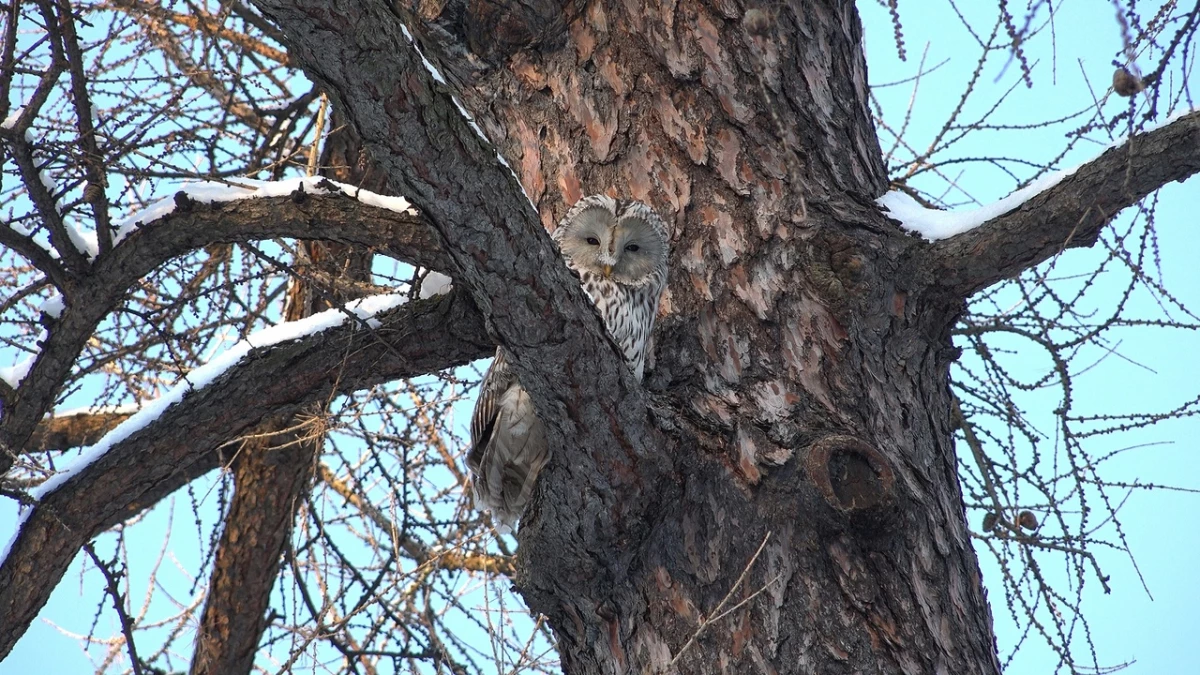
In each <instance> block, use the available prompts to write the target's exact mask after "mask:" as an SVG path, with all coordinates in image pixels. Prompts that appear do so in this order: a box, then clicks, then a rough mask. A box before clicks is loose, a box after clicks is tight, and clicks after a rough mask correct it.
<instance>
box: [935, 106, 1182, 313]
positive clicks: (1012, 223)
mask: <svg viewBox="0 0 1200 675" xmlns="http://www.w3.org/2000/svg"><path fill="white" fill-rule="evenodd" d="M1197 172H1200V112H1192V113H1190V114H1187V115H1184V116H1183V117H1180V118H1179V119H1177V120H1175V121H1174V122H1172V123H1170V124H1168V125H1166V126H1164V127H1162V128H1160V129H1156V130H1154V131H1151V132H1148V133H1144V134H1138V135H1136V136H1133V137H1132V138H1130V139H1129V140H1128V141H1126V142H1125V143H1123V144H1121V145H1120V146H1117V147H1115V148H1112V149H1110V150H1108V151H1107V152H1105V153H1104V154H1102V155H1100V156H1099V157H1097V158H1096V159H1094V160H1092V161H1091V162H1088V163H1087V164H1084V165H1083V166H1081V167H1079V169H1078V170H1077V171H1075V173H1073V174H1072V175H1070V176H1068V177H1066V178H1064V179H1063V180H1062V181H1061V182H1060V183H1059V184H1058V185H1055V186H1054V187H1052V188H1050V189H1048V190H1046V191H1044V192H1042V193H1041V194H1038V195H1037V196H1035V197H1033V198H1032V199H1030V200H1028V201H1026V202H1025V203H1023V204H1022V205H1021V206H1020V207H1019V208H1017V209H1015V210H1013V211H1010V212H1008V213H1006V214H1004V215H1002V216H999V217H997V218H994V219H992V220H990V221H988V222H987V223H984V224H983V225H980V226H979V227H977V228H975V229H973V230H970V231H968V232H964V233H963V234H960V235H958V236H955V237H951V238H950V239H947V240H945V241H942V242H939V243H937V244H935V245H934V246H933V249H932V251H931V253H932V256H933V262H934V266H935V275H936V276H937V278H939V279H941V280H942V281H941V285H943V286H944V287H947V288H949V289H951V290H952V291H953V292H954V293H955V294H956V295H958V296H959V297H967V296H970V295H972V294H973V293H975V292H976V291H978V290H980V289H982V288H985V287H987V286H989V285H991V284H993V283H996V282H997V281H1000V280H1002V279H1006V278H1009V277H1012V276H1013V275H1015V274H1017V273H1018V272H1020V271H1021V270H1024V269H1026V268H1029V267H1032V266H1034V265H1037V264H1038V263H1040V262H1042V261H1043V260H1047V259H1049V258H1050V257H1052V256H1055V255H1057V254H1059V253H1061V252H1062V251H1064V250H1065V249H1068V248H1074V247H1081V246H1091V245H1092V244H1094V243H1095V242H1096V239H1097V238H1098V237H1099V236H1100V231H1101V229H1102V228H1103V227H1104V226H1105V225H1107V224H1108V222H1109V221H1110V220H1112V218H1113V217H1114V216H1116V215H1117V214H1118V213H1119V212H1120V211H1121V210H1122V209H1124V208H1126V207H1128V206H1131V205H1133V204H1135V203H1137V202H1138V200H1140V199H1142V198H1143V197H1145V196H1146V195H1148V194H1150V193H1151V192H1153V191H1154V190H1157V189H1158V188H1160V187H1162V186H1164V185H1166V184H1167V183H1170V182H1172V181H1179V180H1183V179H1185V178H1187V177H1188V176H1191V175H1193V174H1196V173H1197Z"/></svg>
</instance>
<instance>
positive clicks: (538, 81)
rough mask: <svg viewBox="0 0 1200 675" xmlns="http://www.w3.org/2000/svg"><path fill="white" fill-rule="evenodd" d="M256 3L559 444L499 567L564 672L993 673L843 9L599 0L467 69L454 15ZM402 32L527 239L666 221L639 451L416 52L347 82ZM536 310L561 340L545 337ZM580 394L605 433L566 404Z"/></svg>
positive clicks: (561, 302)
mask: <svg viewBox="0 0 1200 675" xmlns="http://www.w3.org/2000/svg"><path fill="white" fill-rule="evenodd" d="M257 4H258V5H259V6H260V7H261V8H262V9H263V10H264V12H265V13H267V14H268V16H271V17H272V18H273V19H274V20H275V21H276V22H278V24H279V25H280V27H281V28H282V29H283V30H284V32H285V34H286V36H287V39H288V40H289V44H290V46H291V48H292V51H291V52H290V53H291V55H292V57H293V58H296V59H297V60H298V62H299V63H301V64H302V65H303V66H304V67H305V68H306V70H307V71H308V72H310V73H311V74H312V75H314V76H315V77H317V78H318V79H319V80H321V81H323V83H324V84H325V85H327V86H329V87H330V91H332V92H334V93H335V95H336V97H337V98H338V100H339V102H340V103H341V104H342V105H344V106H345V107H346V109H347V110H348V111H349V113H350V116H351V118H352V119H354V121H355V122H356V123H357V124H358V125H359V127H360V129H362V131H363V135H364V139H365V141H366V143H367V146H368V147H369V148H370V149H371V151H372V152H373V153H374V154H375V155H376V157H378V158H380V161H381V162H382V163H383V164H384V165H386V166H388V168H389V170H390V171H394V173H393V174H391V178H392V184H393V186H394V187H395V188H396V189H397V190H398V191H402V192H404V193H405V194H409V195H412V196H413V198H414V200H416V202H417V203H418V204H419V205H420V206H421V208H422V209H423V210H424V211H426V212H428V213H429V214H430V220H431V222H432V224H433V226H434V228H435V229H436V230H437V231H438V233H439V237H440V239H441V241H442V243H443V247H444V248H445V249H446V250H447V251H448V252H450V253H451V259H452V269H453V271H454V273H455V275H456V277H458V278H463V279H464V280H465V281H466V283H467V286H468V287H469V288H471V289H472V291H473V297H475V299H476V301H477V302H478V303H479V304H480V307H481V309H483V312H484V314H485V315H486V316H488V317H489V320H490V322H489V328H490V329H491V330H492V331H493V333H494V334H495V335H496V337H497V340H498V341H501V342H503V343H504V344H506V345H507V344H513V345H514V353H515V354H516V355H517V359H516V363H517V367H518V372H519V373H520V375H521V377H522V381H523V382H526V381H529V383H530V384H531V385H532V386H530V387H529V388H530V390H531V392H533V393H534V396H535V400H537V401H538V403H539V410H542V409H543V407H544V408H545V409H546V413H547V414H548V416H549V421H550V426H551V427H554V426H555V422H558V421H560V420H563V418H567V419H569V420H571V421H573V422H575V424H574V428H573V429H572V428H571V427H570V426H568V427H567V428H566V429H563V428H562V427H561V426H559V427H558V429H557V430H556V431H557V434H556V433H555V430H552V432H551V436H552V440H551V442H555V441H557V442H558V444H559V447H560V448H562V449H564V450H565V451H564V452H558V453H557V454H556V455H555V459H554V460H553V462H552V463H551V466H550V467H549V468H548V470H547V471H546V472H545V474H544V476H545V477H544V478H543V480H542V482H541V486H540V488H539V493H540V495H539V498H538V499H537V500H536V501H535V504H534V507H533V509H532V510H531V511H530V512H527V514H526V518H525V523H524V527H523V529H522V531H521V534H520V540H521V550H520V554H519V556H518V586H519V588H520V589H521V592H522V594H523V595H524V597H525V599H526V600H527V601H528V602H529V604H530V606H531V607H532V608H533V609H534V610H536V611H539V612H543V613H545V614H546V615H547V616H548V617H549V619H550V624H551V625H552V626H553V627H554V628H555V631H556V634H557V636H558V639H559V644H560V648H561V652H562V657H563V662H564V668H565V670H566V671H567V672H572V673H576V672H578V673H593V672H594V673H624V672H639V673H640V672H667V671H673V670H674V671H678V672H739V673H740V672H759V671H761V672H814V671H815V672H827V671H829V672H839V671H843V670H844V671H847V672H850V671H864V672H910V673H917V672H955V673H977V672H978V673H986V672H995V671H996V670H997V668H998V667H997V664H996V661H995V658H994V648H995V647H994V641H993V639H992V635H991V631H990V618H989V615H988V608H987V605H986V602H985V598H984V595H983V591H982V588H981V585H980V581H979V575H978V566H977V562H976V560H975V556H974V553H973V551H972V549H971V547H970V543H969V541H968V539H967V533H966V529H965V527H964V524H963V509H962V502H961V497H960V495H959V492H958V484H957V479H956V474H955V460H954V454H953V444H952V440H951V425H950V421H949V400H948V393H947V365H948V364H949V362H950V360H951V359H952V358H953V351H952V350H951V349H950V343H949V333H948V331H949V328H950V326H951V325H952V324H953V321H954V319H955V317H956V315H957V313H958V311H959V310H960V308H961V300H962V299H961V298H957V299H955V300H954V301H947V299H946V297H945V296H944V295H943V294H940V293H932V294H931V293H927V292H926V291H927V289H928V288H929V287H930V286H931V277H930V272H931V267H930V266H929V265H928V264H926V260H927V258H928V257H929V247H928V246H926V245H924V244H923V243H921V242H919V241H917V240H915V239H913V238H912V237H909V236H907V235H905V234H903V233H902V232H901V231H899V230H898V229H897V228H895V227H894V226H893V225H891V224H889V223H888V222H887V221H886V220H885V219H884V218H883V217H882V216H881V214H880V213H879V212H878V210H877V209H875V208H874V207H873V206H871V205H870V200H872V199H873V198H874V197H877V196H879V195H880V194H881V193H882V192H883V190H884V184H885V183H884V170H883V166H882V162H881V159H880V153H879V150H878V144H877V142H876V140H875V137H874V132H873V129H872V127H871V125H870V123H869V116H868V114H867V109H866V103H865V101H866V98H865V97H866V70H865V64H864V62H863V56H862V51H861V44H860V41H861V28H860V26H859V23H858V19H857V16H856V15H855V12H854V8H853V5H852V4H851V3H848V2H819V3H805V4H804V6H803V7H773V8H769V9H756V10H754V11H756V12H760V13H761V12H766V13H767V16H766V19H768V20H766V21H764V20H763V17H760V16H755V15H752V14H751V13H750V12H748V11H747V10H744V9H742V8H740V7H737V6H735V5H733V4H732V3H729V4H725V3H716V4H715V5H709V4H701V3H690V2H681V3H675V4H671V5H654V4H650V5H644V6H643V5H637V4H630V3H627V4H620V3H602V2H591V3H587V4H586V5H584V6H581V7H570V8H567V10H564V11H565V12H567V13H566V14H564V17H563V25H564V27H565V32H563V31H559V32H554V25H557V24H555V22H553V21H550V22H547V23H546V25H545V26H531V28H530V29H529V30H527V31H525V33H526V34H528V35H547V34H552V35H550V37H547V38H545V39H543V40H542V41H540V42H539V41H538V40H536V39H533V38H531V40H532V42H531V43H530V44H529V45H528V46H527V47H526V48H525V49H524V50H522V51H517V52H515V53H513V54H512V55H511V56H507V57H502V56H498V55H497V54H495V53H481V54H476V56H477V57H478V58H477V59H476V60H474V61H472V60H471V59H466V58H464V51H463V49H464V45H465V48H466V50H467V51H470V45H471V44H472V41H473V40H477V39H478V36H475V37H472V35H471V30H472V24H471V23H470V22H469V21H465V22H462V21H460V22H458V23H455V20H452V19H451V18H450V17H457V16H461V15H460V14H459V13H457V12H452V11H450V10H451V9H452V8H451V7H449V5H447V6H446V7H443V8H442V11H441V12H440V13H439V12H426V14H425V15H423V16H422V15H420V14H419V10H420V8H419V7H412V8H411V9H410V11H409V12H405V11H404V10H402V9H400V10H395V11H393V9H392V8H390V7H389V8H385V7H383V6H376V5H375V4H373V3H363V4H362V5H361V8H359V9H351V8H349V7H345V6H342V7H336V6H335V7H333V8H331V7H330V6H329V5H328V3H321V2H300V3H287V5H286V6H284V5H283V4H282V3H275V2H269V1H267V0H262V1H260V2H258V3H257ZM471 5H472V6H474V3H471ZM457 9H463V8H461V7H459V8H457ZM576 9H577V10H578V14H577V15H574V14H571V13H570V12H571V11H573V10H576ZM464 11H469V10H464ZM442 17H446V20H445V21H440V19H441V18H442ZM401 23H408V25H409V26H410V27H411V28H412V29H413V30H412V32H413V33H415V34H416V35H417V38H418V40H419V41H421V42H422V47H423V49H424V52H425V54H426V55H427V56H428V57H429V58H430V60H431V61H432V62H434V63H435V64H440V65H441V66H442V67H443V68H444V69H445V71H446V72H447V73H449V74H451V76H452V77H453V78H455V79H457V80H458V81H456V82H453V85H452V86H453V88H454V89H455V90H456V93H459V94H461V96H462V99H463V103H464V104H465V106H466V107H467V109H468V110H470V112H471V113H472V114H473V115H474V117H475V118H476V120H477V121H478V122H479V124H480V126H481V128H482V129H483V131H484V132H485V133H486V134H488V136H489V138H490V139H492V140H493V141H495V142H496V144H497V145H498V146H499V147H500V149H501V152H502V154H504V155H505V156H506V157H507V159H508V161H509V163H510V164H511V165H512V166H513V167H515V168H516V171H517V173H518V176H519V177H520V179H521V183H522V184H523V186H524V187H525V189H526V191H527V192H528V194H529V196H530V198H531V199H533V201H534V203H535V204H536V205H537V206H538V209H539V215H540V218H541V221H542V222H543V224H549V223H552V222H553V221H554V220H555V219H556V218H557V217H558V216H559V215H561V213H562V211H563V209H564V208H565V207H566V206H567V205H569V204H570V203H571V202H573V201H574V200H575V199H577V198H578V197H579V196H581V195H583V194H589V193H592V192H597V191H605V190H610V191H612V192H614V193H617V194H622V195H629V196H632V197H634V198H638V199H643V200H646V201H649V202H650V203H652V204H654V205H655V206H657V207H658V208H660V209H661V210H662V211H663V212H664V213H666V214H667V216H668V220H669V222H672V223H673V224H674V233H673V247H674V253H673V265H672V272H673V274H672V280H671V290H670V296H669V298H668V300H667V301H666V302H665V307H664V310H665V313H666V317H665V318H664V320H663V329H662V330H661V331H660V334H659V347H658V352H657V364H656V369H655V371H654V373H653V375H652V376H651V377H650V379H649V384H650V388H651V389H657V390H658V391H659V394H658V395H657V396H656V397H655V405H654V406H653V410H654V414H653V415H652V416H651V417H652V418H653V421H654V422H656V423H657V425H658V428H657V429H648V428H646V427H643V426H640V425H639V424H637V421H638V418H639V417H642V419H645V417H644V415H645V413H642V414H641V415H639V414H638V413H637V409H636V407H637V405H638V404H639V403H640V397H638V396H637V392H636V390H635V391H632V392H630V391H627V390H626V389H625V386H626V385H627V382H625V381H622V382H621V385H622V386H621V387H616V386H613V384H614V378H611V377H610V376H605V375H604V374H605V373H608V372H611V368H612V366H611V358H610V354H609V353H608V352H611V349H610V348H607V347H605V349H604V350H603V352H601V351H600V350H597V349H595V348H593V347H592V346H591V345H594V342H592V343H591V344H589V343H588V341H587V340H585V339H580V338H579V337H578V336H577V335H573V334H571V332H570V331H569V330H568V329H569V328H570V327H571V324H570V318H569V317H570V316H571V313H572V312H573V311H577V310H576V309H575V305H576V304H577V302H578V297H577V296H576V295H574V294H573V293H571V292H570V291H571V290H572V289H571V288H562V287H561V286H562V284H563V283H565V281H567V280H564V279H561V278H560V277H559V276H557V275H556V274H554V273H542V274H539V275H536V276H532V275H530V274H529V272H525V271H524V270H526V269H528V267H527V265H530V264H536V265H540V264H542V261H544V260H546V255H547V252H546V249H545V237H544V236H540V233H536V232H530V229H529V227H528V226H527V225H525V226H522V227H516V226H513V225H510V224H509V223H511V222H512V221H513V220H519V219H521V218H520V215H521V214H522V213H523V210H524V206H523V205H522V204H520V203H517V204H511V203H507V204H506V203H503V202H501V201H499V200H492V201H491V203H490V208H487V209H483V208H481V209H478V210H477V209H476V206H479V205H480V204H479V201H477V200H478V197H476V195H480V196H482V195H484V194H487V193H488V191H490V190H502V189H503V185H502V184H503V183H504V182H505V181H504V178H505V177H504V175H503V174H502V173H501V175H499V176H497V175H496V174H497V166H496V162H494V161H491V160H490V158H488V157H487V156H486V155H481V154H480V153H477V152H475V151H473V150H470V148H471V145H472V137H471V136H470V135H467V134H462V135H460V136H459V137H458V143H457V144H456V143H454V142H453V141H447V140H445V139H444V138H442V136H441V135H440V134H447V133H448V134H453V133H455V132H456V126H455V124H454V122H453V120H450V121H444V120H443V119H442V115H444V114H445V113H443V112H441V111H442V110H444V109H446V108H449V107H450V105H449V104H450V102H449V101H447V100H446V99H447V98H448V96H446V94H445V89H446V87H445V86H443V85H441V84H440V83H438V82H436V81H435V78H433V77H432V76H429V75H428V74H427V73H426V72H425V71H424V69H423V68H421V67H420V62H419V61H418V60H417V59H412V60H411V61H410V62H405V61H404V59H403V58H401V59H393V60H392V61H391V62H389V63H386V64H382V63H378V64H375V67H373V68H372V69H371V70H370V72H369V73H363V74H361V75H359V74H356V73H354V72H352V69H351V68H350V64H361V63H363V62H364V61H365V60H367V57H368V56H369V55H370V54H372V53H376V52H378V51H379V50H381V49H383V48H384V45H389V44H393V45H394V44H400V45H404V44H405V42H406V39H405V37H404V35H403V32H402V30H401V29H400V24H401ZM560 44H561V46H559V45H560ZM413 68H417V72H415V73H414V72H413V70H412V69H413ZM382 92H387V94H386V95H381V94H382ZM417 104H419V107H418V105H417ZM397 113H404V114H397ZM406 116H409V117H411V118H412V119H407V118H406ZM381 120H382V121H385V122H386V123H381ZM431 120H432V121H433V123H431ZM389 125H390V126H389ZM414 125H416V126H418V128H417V129H412V128H410V127H412V126H414ZM439 127H440V128H439ZM447 150H453V151H455V152H456V153H457V154H455V156H453V157H448V158H447V157H445V154H446V153H447ZM439 160H441V161H439ZM447 163H448V164H450V165H451V166H452V167H454V171H455V172H456V173H454V174H442V173H439V172H441V171H449V169H446V168H445V164H447ZM460 175H462V176H466V175H469V176H471V177H472V179H478V180H477V184H476V185H474V186H468V185H460V184H459V182H458V181H459V180H461V179H459V178H458V176H460ZM443 176H444V178H443ZM485 176H488V177H490V176H495V178H483V177H485ZM439 181H444V184H445V185H446V186H447V188H449V187H451V186H452V187H453V190H450V189H444V190H441V191H439V190H437V184H438V182H439ZM497 181H498V182H499V183H500V184H497ZM460 188H462V189H463V191H460ZM425 200H429V201H425ZM481 225H483V226H484V227H482V228H481ZM476 232H478V233H479V234H478V235H477V234H475V233H476ZM456 252H457V254H456ZM464 254H466V255H465V256H464ZM498 276H500V277H503V278H506V279H508V280H509V281H510V282H511V283H508V284H503V285H501V284H496V283H495V281H494V280H495V279H496V278H497V277H498ZM500 286H503V287H500ZM531 291H532V292H531ZM562 291H568V292H567V293H562ZM531 295H533V296H535V297H536V301H535V300H532V299H531V298H530V296H531ZM534 308H537V309H539V310H540V311H539V312H536V313H535V317H536V314H541V315H542V316H547V315H549V316H555V317H563V318H562V319H561V322H562V323H559V322H558V321H556V322H555V325H554V329H553V330H551V331H542V330H540V328H541V325H540V323H541V322H537V321H532V320H531V319H533V318H535V317H531V316H530V315H529V314H528V313H526V312H527V311H528V310H530V309H534ZM543 308H544V309H543ZM584 323H586V322H584ZM560 326H561V328H560ZM589 327H590V326H589ZM568 338H569V340H568ZM562 340H568V343H567V349H563V345H562V344H561V343H560V341H562ZM531 357H535V358H531ZM585 361H591V362H595V364H598V369H597V368H596V367H592V368H589V367H588V366H587V365H582V364H584V363H585ZM539 364H545V365H539ZM549 364H554V365H549ZM564 365H565V367H566V370H567V373H568V378H567V379H566V380H565V381H564V380H563V378H562V377H561V373H562V369H563V366H564ZM580 371H582V372H580ZM548 375H555V376H557V379H558V381H547V379H548V377H547V376H548ZM581 387H588V388H590V390H591V391H590V392H589V391H587V390H584V391H585V392H586V393H585V394H582V395H581ZM597 398H598V399H600V401H599V410H598V412H599V413H601V414H600V416H599V417H598V418H597V416H596V415H595V413H594V412H592V411H591V410H579V409H578V408H582V407H584V406H588V405H593V403H592V402H593V401H594V400H595V399H597ZM605 399H607V400H605ZM564 402H565V404H566V405H565V408H566V410H565V411H564V410H563V407H562V403H564ZM556 403H557V404H558V405H557V406H556V405H555V404H556ZM576 406H578V408H576ZM631 408H633V411H632V412H627V411H629V410H630V409H631ZM564 412H565V415H564V414H563V413H564ZM597 425H602V426H603V427H607V429H605V428H601V429H597V428H596V426H597ZM564 432H567V433H564ZM568 438H569V439H570V441H569V442H568V441H567V439H568ZM575 448H577V449H575ZM764 542H765V543H764ZM760 546H761V551H760ZM756 552H758V555H757V556H756Z"/></svg>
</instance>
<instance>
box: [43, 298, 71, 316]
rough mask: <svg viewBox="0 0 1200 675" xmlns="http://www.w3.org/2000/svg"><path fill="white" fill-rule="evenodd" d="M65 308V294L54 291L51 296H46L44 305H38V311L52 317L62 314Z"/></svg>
mask: <svg viewBox="0 0 1200 675" xmlns="http://www.w3.org/2000/svg"><path fill="white" fill-rule="evenodd" d="M65 308H66V303H65V302H64V301H63V296H61V295H59V294H58V293H54V294H53V295H51V296H50V297H48V298H46V300H45V302H43V303H42V306H41V307H38V311H40V312H41V313H42V314H45V315H46V316H48V317H50V318H52V319H57V318H58V317H60V316H62V313H63V309H65Z"/></svg>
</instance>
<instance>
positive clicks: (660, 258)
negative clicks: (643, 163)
mask: <svg viewBox="0 0 1200 675" xmlns="http://www.w3.org/2000/svg"><path fill="white" fill-rule="evenodd" d="M553 236H554V240H555V241H556V242H558V247H559V249H560V250H562V253H563V256H564V257H566V258H567V260H568V261H569V262H570V263H571V266H572V267H573V268H575V269H576V270H577V271H579V272H590V273H591V274H594V275H596V276H599V277H602V278H605V279H611V280H612V281H615V282H616V283H618V284H621V285H624V286H643V285H645V284H648V283H650V282H651V281H652V280H653V279H654V278H655V275H656V273H658V272H660V271H662V270H665V269H666V266H667V226H666V225H665V224H664V223H663V221H662V219H661V218H659V217H658V214H657V213H655V212H654V210H653V209H651V208H650V207H649V206H647V205H645V204H643V203H641V202H633V201H626V200H620V199H613V198H612V197H609V196H607V195H592V196H591V197H584V198H583V199H580V200H579V201H577V202H575V205H574V206H572V207H571V209H570V210H569V211H567V215H566V216H563V219H562V221H561V222H559V224H558V229H556V230H554V235H553Z"/></svg>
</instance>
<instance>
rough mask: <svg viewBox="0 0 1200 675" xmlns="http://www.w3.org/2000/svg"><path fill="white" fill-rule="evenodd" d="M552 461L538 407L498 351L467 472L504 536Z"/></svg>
mask: <svg viewBox="0 0 1200 675" xmlns="http://www.w3.org/2000/svg"><path fill="white" fill-rule="evenodd" d="M549 459H550V449H549V446H547V445H546V434H545V429H544V428H543V427H542V423H541V421H540V420H539V419H538V418H537V413H536V411H535V410H534V407H533V401H532V400H531V399H530V398H529V394H528V393H527V392H526V391H525V389H524V388H522V387H521V384H520V382H518V381H517V377H516V374H515V373H513V372H512V370H511V369H510V368H509V367H508V361H507V359H506V358H505V354H504V350H502V349H498V350H496V358H495V360H493V361H492V366H491V368H489V369H488V372H487V375H485V376H484V379H483V385H482V386H481V387H480V392H479V399H478V400H477V401H476V403H475V412H474V413H473V414H472V415H471V450H470V451H469V452H468V453H467V468H469V469H470V471H471V479H472V483H473V487H474V492H475V501H476V506H477V507H479V508H486V509H487V510H489V511H491V512H492V516H493V519H494V520H495V521H496V529H497V530H499V531H500V532H501V533H502V534H504V533H507V532H509V531H511V529H512V526H513V524H514V523H516V521H517V519H518V518H519V517H520V516H521V512H522V511H523V510H524V509H525V505H526V504H527V503H528V502H529V498H530V496H531V495H532V494H533V486H534V484H535V482H536V480H537V475H538V473H539V472H540V471H541V470H542V467H544V466H545V465H546V462H547V461H549Z"/></svg>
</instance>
